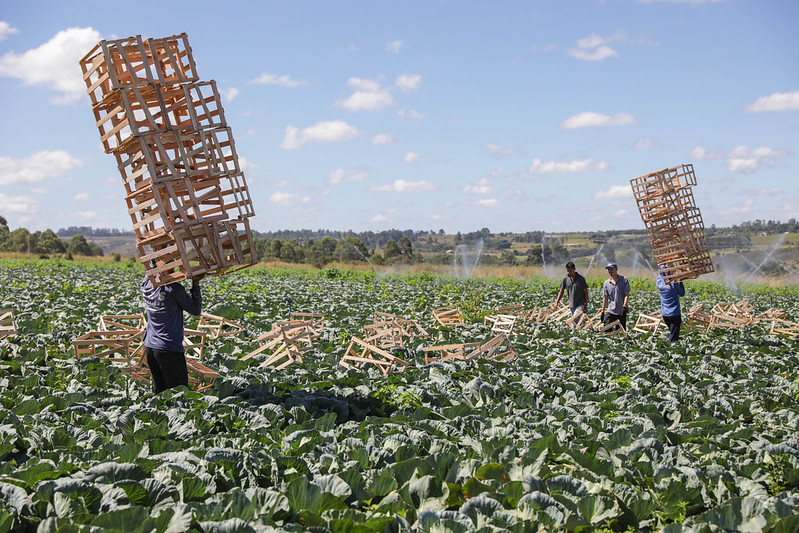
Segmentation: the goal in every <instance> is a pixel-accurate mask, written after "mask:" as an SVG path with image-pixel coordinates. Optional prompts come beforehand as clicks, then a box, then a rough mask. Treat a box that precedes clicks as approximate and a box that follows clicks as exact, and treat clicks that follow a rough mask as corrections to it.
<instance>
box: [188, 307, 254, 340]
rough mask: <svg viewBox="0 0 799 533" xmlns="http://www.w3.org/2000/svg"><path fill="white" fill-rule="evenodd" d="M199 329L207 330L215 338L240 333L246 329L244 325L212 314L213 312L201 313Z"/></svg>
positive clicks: (198, 323)
mask: <svg viewBox="0 0 799 533" xmlns="http://www.w3.org/2000/svg"><path fill="white" fill-rule="evenodd" d="M197 329H198V330H200V331H206V332H207V333H209V334H210V335H211V336H212V337H213V338H215V339H218V338H219V337H228V336H231V335H238V334H239V333H241V331H242V330H243V329H244V326H242V325H241V324H239V323H238V322H233V321H232V320H228V319H227V318H225V317H222V316H217V315H212V314H211V313H200V320H199V321H198V322H197Z"/></svg>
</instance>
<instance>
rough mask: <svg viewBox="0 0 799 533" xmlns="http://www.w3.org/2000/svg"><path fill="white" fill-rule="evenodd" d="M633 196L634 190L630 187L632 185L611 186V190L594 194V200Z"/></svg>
mask: <svg viewBox="0 0 799 533" xmlns="http://www.w3.org/2000/svg"><path fill="white" fill-rule="evenodd" d="M632 196H633V190H632V188H631V187H630V184H629V183H628V184H626V185H611V186H610V189H607V190H604V191H603V190H599V191H597V192H595V193H594V196H593V198H594V200H604V199H607V198H631V197H632Z"/></svg>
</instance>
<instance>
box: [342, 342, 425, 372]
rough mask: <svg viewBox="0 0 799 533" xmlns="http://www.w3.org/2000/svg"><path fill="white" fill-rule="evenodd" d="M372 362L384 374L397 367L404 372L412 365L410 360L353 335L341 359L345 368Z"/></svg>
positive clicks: (358, 367)
mask: <svg viewBox="0 0 799 533" xmlns="http://www.w3.org/2000/svg"><path fill="white" fill-rule="evenodd" d="M366 364H371V365H374V366H376V367H377V369H378V370H379V371H380V372H381V373H382V374H390V373H392V372H393V371H394V369H396V371H397V372H404V371H405V369H406V368H407V367H408V366H409V365H410V363H409V362H407V361H404V360H402V359H400V358H399V357H397V356H395V355H393V354H391V353H389V352H387V351H385V350H383V349H382V348H378V347H377V346H375V345H374V344H370V343H368V342H366V341H365V340H363V339H360V338H358V337H351V340H350V344H349V346H348V347H347V350H346V351H345V352H344V355H343V356H342V357H341V360H340V361H339V365H341V366H343V367H344V368H351V369H360V368H361V367H362V366H363V365H366Z"/></svg>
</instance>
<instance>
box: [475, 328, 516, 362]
mask: <svg viewBox="0 0 799 533" xmlns="http://www.w3.org/2000/svg"><path fill="white" fill-rule="evenodd" d="M475 355H476V357H484V358H486V359H493V360H495V361H504V362H507V361H513V360H514V359H516V358H517V357H518V356H519V354H518V352H517V351H516V348H514V347H513V343H512V342H511V341H510V339H509V338H508V336H507V335H505V334H504V333H500V334H499V335H497V336H496V337H494V338H493V339H491V340H489V341H487V342H485V343H484V344H481V345H480V348H478V349H477V351H476V353H475Z"/></svg>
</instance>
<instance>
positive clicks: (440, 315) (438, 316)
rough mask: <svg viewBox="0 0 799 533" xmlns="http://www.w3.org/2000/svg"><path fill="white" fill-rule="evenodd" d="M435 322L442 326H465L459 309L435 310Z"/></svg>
mask: <svg viewBox="0 0 799 533" xmlns="http://www.w3.org/2000/svg"><path fill="white" fill-rule="evenodd" d="M433 320H435V321H436V322H438V323H439V324H441V325H442V326H465V325H466V324H464V322H463V320H462V319H461V313H460V310H458V308H457V307H439V308H437V309H433Z"/></svg>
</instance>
